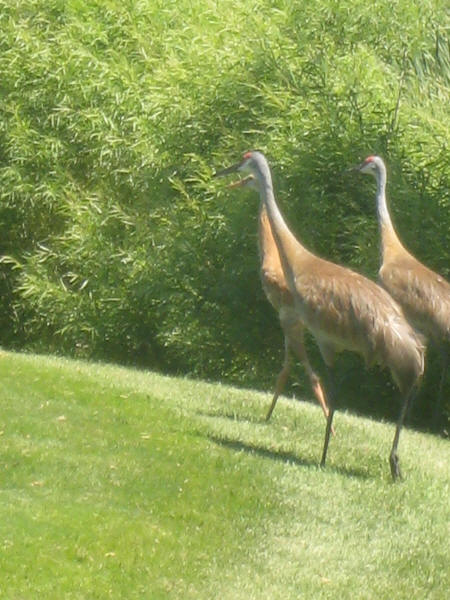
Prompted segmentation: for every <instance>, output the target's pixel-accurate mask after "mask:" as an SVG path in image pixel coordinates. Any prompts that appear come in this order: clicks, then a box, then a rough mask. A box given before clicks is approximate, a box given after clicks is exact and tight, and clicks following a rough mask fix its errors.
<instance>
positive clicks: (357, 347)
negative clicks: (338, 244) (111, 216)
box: [219, 150, 424, 480]
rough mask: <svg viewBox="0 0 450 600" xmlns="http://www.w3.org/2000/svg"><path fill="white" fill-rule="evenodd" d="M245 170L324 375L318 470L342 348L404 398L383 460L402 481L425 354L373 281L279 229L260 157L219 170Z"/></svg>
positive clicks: (252, 154)
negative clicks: (408, 425)
mask: <svg viewBox="0 0 450 600" xmlns="http://www.w3.org/2000/svg"><path fill="white" fill-rule="evenodd" d="M235 171H244V172H250V173H251V174H252V175H253V176H254V177H255V178H256V179H257V181H258V183H259V188H260V194H261V199H262V201H263V203H264V205H265V207H266V209H267V215H268V218H269V222H270V225H271V228H272V233H273V235H274V238H275V242H276V244H277V247H278V251H279V255H280V259H281V263H282V267H283V271H284V274H285V276H286V281H287V284H288V287H289V290H290V292H291V294H292V296H293V298H294V306H295V308H296V310H297V312H298V315H299V318H300V319H301V320H302V322H303V323H304V324H305V326H306V327H307V328H308V329H309V330H310V332H311V333H312V335H313V336H314V338H315V339H316V342H317V344H318V346H319V349H320V352H321V354H322V357H323V359H324V361H325V364H326V365H327V368H328V372H329V375H330V383H331V386H330V389H329V394H328V400H329V414H328V419H327V426H326V430H325V439H324V445H323V451H322V460H321V465H324V464H325V460H326V456H327V450H328V444H329V439H330V433H331V427H332V422H333V416H334V411H335V404H336V403H335V389H334V384H333V382H334V376H333V367H334V362H335V355H336V353H337V352H339V351H341V350H351V351H353V352H357V353H359V354H361V355H362V356H363V357H364V359H365V361H366V363H367V364H368V365H371V364H374V363H378V364H381V365H383V366H387V367H388V368H389V369H390V371H391V374H392V377H393V379H394V381H395V382H396V384H397V386H398V387H399V389H400V392H401V394H402V396H403V403H402V408H401V411H400V416H399V419H398V422H397V426H396V429H395V435H394V440H393V443H392V448H391V452H390V455H389V462H390V467H391V474H392V477H393V479H394V480H395V479H398V478H399V477H401V472H400V465H399V459H398V453H397V450H398V443H399V438H400V432H401V428H402V425H403V421H404V418H405V414H406V411H407V409H408V405H409V402H410V400H411V397H412V395H413V394H414V391H415V389H416V385H417V383H418V381H419V379H420V378H421V376H422V373H423V363H424V349H423V346H422V343H421V340H420V337H419V335H418V334H417V333H416V332H415V331H414V330H413V328H412V327H411V326H410V325H409V323H408V322H407V321H406V319H405V317H404V316H403V313H402V311H401V308H400V307H399V306H398V304H397V303H396V302H395V300H393V299H392V298H391V296H390V295H389V294H388V293H387V292H386V291H385V290H384V289H382V288H381V287H379V286H378V285H377V284H376V283H374V282H373V281H370V280H369V279H366V278H365V277H363V276H362V275H360V274H358V273H355V272H353V271H351V270H350V269H346V268H344V267H341V266H339V265H336V264H334V263H331V262H329V261H327V260H324V259H322V258H319V257H317V256H315V255H314V254H312V253H311V252H309V251H308V250H307V249H306V248H305V247H304V246H303V245H302V244H301V243H300V242H299V241H298V240H297V239H296V238H295V236H294V235H293V233H292V232H291V231H290V229H289V228H288V226H287V225H286V223H285V221H284V219H283V217H282V215H281V212H280V210H279V208H278V206H277V204H276V201H275V196H274V193H273V186H272V177H271V173H270V168H269V165H268V163H267V160H266V158H265V157H264V155H263V154H262V153H261V152H258V151H256V150H255V151H251V152H246V153H245V154H244V156H243V158H242V160H241V161H240V162H238V163H236V164H235V165H232V166H231V167H228V169H224V170H222V171H221V172H219V174H220V175H227V174H229V173H232V172H235Z"/></svg>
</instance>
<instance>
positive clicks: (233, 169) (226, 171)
mask: <svg viewBox="0 0 450 600" xmlns="http://www.w3.org/2000/svg"><path fill="white" fill-rule="evenodd" d="M241 164H242V163H240V162H238V163H236V164H234V165H231V167H227V168H226V169H222V170H221V171H216V172H215V173H214V175H213V177H225V175H230V173H235V172H236V171H238V170H239V167H240V166H241Z"/></svg>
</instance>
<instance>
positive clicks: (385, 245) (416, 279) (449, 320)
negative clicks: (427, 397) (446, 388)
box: [358, 156, 450, 417]
mask: <svg viewBox="0 0 450 600" xmlns="http://www.w3.org/2000/svg"><path fill="white" fill-rule="evenodd" d="M358 170H360V171H361V172H362V173H369V174H371V175H373V176H374V177H375V179H376V181H377V194H376V201H377V211H378V221H379V225H380V235H381V267H380V270H379V277H380V281H381V283H382V285H383V287H384V288H385V289H386V290H387V291H388V292H389V293H390V294H391V296H392V297H393V298H395V300H396V301H397V302H398V303H399V304H400V306H401V307H402V309H403V312H404V313H405V316H406V317H407V319H408V320H409V321H410V322H411V323H412V324H413V326H414V327H415V328H416V329H417V330H418V331H420V332H421V333H422V334H423V335H425V337H426V338H428V339H430V340H431V341H432V342H434V343H435V344H436V345H437V346H438V347H441V348H443V343H448V342H449V341H450V284H449V283H448V282H447V281H446V280H445V279H444V278H443V277H442V276H441V275H438V274H437V273H435V272H434V271H432V270H431V269H429V268H428V267H426V266H425V265H423V264H422V263H421V262H419V261H418V260H417V259H416V258H415V257H414V256H413V255H412V254H411V253H410V252H408V250H406V248H405V247H404V246H403V244H402V243H401V241H400V239H399V237H398V235H397V233H396V231H395V229H394V226H393V224H392V220H391V216H390V213H389V210H388V206H387V200H386V167H385V165H384V162H383V160H382V159H381V158H380V157H379V156H369V157H368V158H367V159H366V160H365V161H364V162H363V163H362V164H361V165H360V166H359V167H358ZM442 354H443V358H444V360H443V368H442V375H441V383H440V386H439V393H438V402H437V405H436V410H435V416H436V417H437V413H438V411H439V406H440V402H441V396H442V391H443V382H444V379H445V371H446V356H445V352H444V350H442Z"/></svg>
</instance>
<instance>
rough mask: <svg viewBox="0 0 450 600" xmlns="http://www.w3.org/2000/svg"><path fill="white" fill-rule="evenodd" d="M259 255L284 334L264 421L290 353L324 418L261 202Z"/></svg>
mask: <svg viewBox="0 0 450 600" xmlns="http://www.w3.org/2000/svg"><path fill="white" fill-rule="evenodd" d="M228 187H230V188H237V187H251V188H255V189H258V182H257V180H256V179H255V178H254V176H253V175H248V176H247V177H244V178H243V179H240V180H239V181H236V182H234V183H231V184H230V185H229V186H228ZM258 234H259V254H260V260H261V269H260V274H261V283H262V287H263V290H264V293H265V294H266V297H267V299H268V300H269V302H270V303H271V304H272V306H273V307H274V309H275V310H276V311H277V313H278V316H279V319H280V325H281V328H282V330H283V333H284V362H283V368H282V369H281V371H280V373H279V374H278V377H277V381H276V385H275V392H274V395H273V399H272V403H271V405H270V408H269V411H268V413H267V415H266V421H268V420H269V419H270V417H271V415H272V412H273V409H274V408H275V405H276V403H277V400H278V397H279V395H280V394H281V393H282V391H283V389H284V386H285V385H286V381H287V379H288V377H289V373H290V370H291V364H292V362H291V354H295V355H296V356H297V358H298V359H299V361H300V363H301V364H302V365H303V366H304V367H305V370H306V373H307V375H308V377H309V380H310V383H311V388H312V390H313V392H314V395H315V397H316V399H317V401H318V402H319V404H320V406H321V407H322V410H323V413H324V415H325V418H327V417H328V406H327V403H326V400H325V396H324V393H323V389H322V385H321V383H320V379H319V377H318V376H317V374H316V373H315V372H314V370H313V368H312V367H311V363H310V362H309V359H308V355H307V352H306V348H305V343H304V329H305V327H304V325H303V323H302V322H301V321H300V319H299V318H298V313H297V311H296V310H295V307H294V299H293V297H292V294H291V292H290V291H289V289H288V286H287V283H286V278H285V276H284V272H283V268H282V266H281V260H280V255H279V253H278V248H277V245H276V243H275V240H274V237H273V234H272V229H271V227H270V223H269V219H268V216H267V209H266V207H265V204H264V202H261V203H260V207H259V216H258Z"/></svg>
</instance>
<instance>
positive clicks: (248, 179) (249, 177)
mask: <svg viewBox="0 0 450 600" xmlns="http://www.w3.org/2000/svg"><path fill="white" fill-rule="evenodd" d="M254 179H255V178H254V177H253V175H247V177H244V178H243V179H238V180H237V181H232V182H231V183H229V184H228V185H227V188H230V189H234V188H238V187H244V186H246V185H247V184H249V183H252V181H254Z"/></svg>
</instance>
